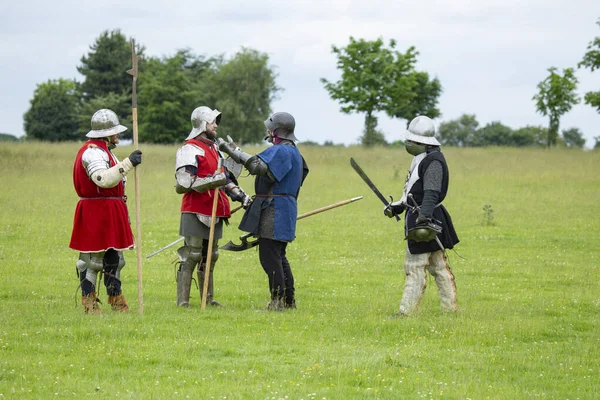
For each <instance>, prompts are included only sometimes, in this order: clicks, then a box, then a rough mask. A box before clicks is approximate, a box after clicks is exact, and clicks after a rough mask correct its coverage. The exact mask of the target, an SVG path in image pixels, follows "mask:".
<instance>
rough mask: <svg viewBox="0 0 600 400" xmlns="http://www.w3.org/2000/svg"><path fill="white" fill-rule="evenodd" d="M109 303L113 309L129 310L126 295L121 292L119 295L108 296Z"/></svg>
mask: <svg viewBox="0 0 600 400" xmlns="http://www.w3.org/2000/svg"><path fill="white" fill-rule="evenodd" d="M108 304H110V306H111V307H112V309H113V311H120V312H129V311H131V310H130V309H129V306H128V305H127V300H125V296H124V295H123V294H120V295H118V296H108Z"/></svg>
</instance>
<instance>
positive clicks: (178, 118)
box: [138, 50, 215, 144]
mask: <svg viewBox="0 0 600 400" xmlns="http://www.w3.org/2000/svg"><path fill="white" fill-rule="evenodd" d="M214 64H215V60H214V59H209V60H207V59H205V58H204V57H203V56H196V55H194V54H192V53H191V52H190V51H189V50H179V51H178V52H177V53H176V54H175V55H173V56H172V57H164V58H162V59H158V58H150V59H148V60H147V62H146V66H145V72H144V75H143V77H141V78H140V79H139V81H138V82H139V95H138V107H139V109H140V111H139V130H140V141H143V142H150V143H165V144H166V143H177V142H182V141H183V140H184V139H185V138H186V137H187V135H188V133H189V131H190V130H191V128H192V126H191V123H190V116H191V114H192V111H193V110H194V109H195V108H196V107H199V106H201V105H205V104H211V103H210V102H211V100H212V99H211V97H210V92H209V91H208V90H203V89H204V86H205V85H206V81H207V80H208V77H209V76H211V74H213V68H214ZM212 108H214V106H213V107H212Z"/></svg>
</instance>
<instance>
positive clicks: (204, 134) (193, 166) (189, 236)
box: [175, 106, 250, 307]
mask: <svg viewBox="0 0 600 400" xmlns="http://www.w3.org/2000/svg"><path fill="white" fill-rule="evenodd" d="M191 120H192V130H191V132H190V133H189V135H188V137H187V138H186V141H185V143H184V145H183V146H182V147H180V148H179V149H178V150H177V155H176V159H175V179H176V186H175V189H176V191H177V193H179V194H183V199H182V201H181V220H180V224H179V234H180V235H181V236H183V237H184V245H183V246H182V247H180V248H179V249H178V250H177V254H178V255H179V259H180V265H179V270H178V271H177V305H178V306H180V307H189V305H190V288H191V284H192V275H193V272H194V269H195V268H196V265H198V286H199V288H200V298H202V292H203V290H204V277H205V268H206V261H207V258H208V257H207V255H208V251H209V250H210V251H211V252H212V254H211V263H210V264H211V265H210V266H209V268H210V274H209V281H208V290H207V293H206V300H207V301H206V303H207V304H209V305H212V306H220V305H221V304H220V303H219V302H217V301H216V300H215V299H214V288H213V271H214V268H215V263H216V262H217V259H218V257H219V252H218V244H217V243H218V240H219V239H220V238H221V237H222V236H223V221H227V219H228V218H229V217H230V216H231V211H230V206H229V199H228V198H227V196H229V197H230V198H231V199H232V200H234V201H239V202H240V203H242V206H244V207H247V206H248V205H249V204H250V197H249V196H248V195H247V194H246V193H244V191H243V190H242V189H241V188H240V187H238V185H237V181H236V178H237V177H236V176H235V174H234V173H233V172H232V171H230V170H228V169H227V168H225V167H223V166H221V167H219V165H220V164H221V163H220V162H219V161H222V158H223V156H222V155H221V153H220V152H219V149H218V147H217V145H216V143H215V139H216V137H217V127H218V124H219V122H220V120H221V113H220V112H219V111H218V110H212V109H211V108H209V107H205V106H202V107H198V108H196V109H195V110H194V111H193V112H192V117H191ZM217 189H220V190H217ZM216 193H218V196H219V197H218V201H217V210H216V216H215V217H216V221H215V228H214V234H213V248H212V249H208V240H209V237H210V226H211V218H212V207H213V199H214V196H215V194H216Z"/></svg>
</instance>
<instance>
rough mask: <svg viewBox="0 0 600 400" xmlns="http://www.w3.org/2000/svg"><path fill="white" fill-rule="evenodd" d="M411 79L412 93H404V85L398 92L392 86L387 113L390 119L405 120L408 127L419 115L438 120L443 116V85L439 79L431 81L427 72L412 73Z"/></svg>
mask: <svg viewBox="0 0 600 400" xmlns="http://www.w3.org/2000/svg"><path fill="white" fill-rule="evenodd" d="M410 77H411V78H412V79H411V80H409V81H408V83H409V84H412V88H411V89H410V91H408V92H406V91H404V90H403V88H402V85H400V87H399V88H398V90H397V91H396V89H395V87H394V86H392V87H391V88H390V90H391V93H390V95H389V102H388V104H387V106H386V113H387V114H388V115H389V116H390V117H395V118H400V119H405V120H406V125H407V127H408V124H410V121H412V119H413V118H415V117H417V116H419V115H426V116H428V117H429V118H437V117H439V116H440V115H441V113H440V110H439V108H438V101H439V97H440V95H441V94H442V84H441V83H440V81H439V79H437V78H434V79H430V78H429V74H428V73H427V72H420V71H415V72H413V73H411V75H410ZM406 96H408V97H406Z"/></svg>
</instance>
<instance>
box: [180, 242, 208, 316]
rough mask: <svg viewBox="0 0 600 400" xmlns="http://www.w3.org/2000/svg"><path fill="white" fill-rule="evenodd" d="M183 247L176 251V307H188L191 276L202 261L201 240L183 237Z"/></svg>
mask: <svg viewBox="0 0 600 400" xmlns="http://www.w3.org/2000/svg"><path fill="white" fill-rule="evenodd" d="M185 243H186V245H185V246H182V247H180V248H179V249H177V255H178V256H179V260H180V261H179V270H178V271H177V306H179V307H189V305H190V288H191V286H192V274H193V272H194V269H195V268H196V265H198V263H199V262H201V261H202V238H197V237H195V236H186V237H185Z"/></svg>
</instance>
